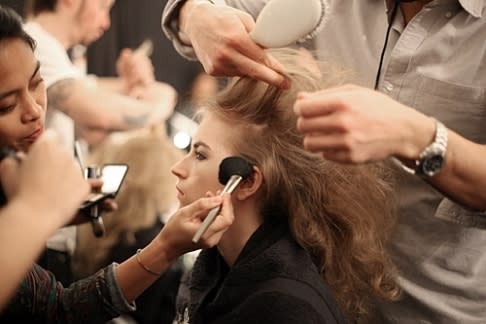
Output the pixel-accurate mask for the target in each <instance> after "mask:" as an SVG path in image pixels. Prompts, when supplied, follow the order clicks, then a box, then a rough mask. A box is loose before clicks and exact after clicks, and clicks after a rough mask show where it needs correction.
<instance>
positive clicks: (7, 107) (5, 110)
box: [0, 104, 16, 115]
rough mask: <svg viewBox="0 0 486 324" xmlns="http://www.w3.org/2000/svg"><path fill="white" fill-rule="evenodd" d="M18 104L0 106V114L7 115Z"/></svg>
mask: <svg viewBox="0 0 486 324" xmlns="http://www.w3.org/2000/svg"><path fill="white" fill-rule="evenodd" d="M15 106H16V104H11V105H5V106H0V115H6V114H8V113H9V112H11V111H12V110H14V109H15Z"/></svg>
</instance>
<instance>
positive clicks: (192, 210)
mask: <svg viewBox="0 0 486 324" xmlns="http://www.w3.org/2000/svg"><path fill="white" fill-rule="evenodd" d="M222 202H223V200H222V198H221V197H220V196H214V197H210V198H201V199H198V200H196V201H195V202H193V203H192V204H190V205H188V206H186V207H183V209H184V212H185V213H187V214H188V215H190V217H191V218H194V217H195V218H198V219H199V220H203V219H204V218H205V217H206V216H207V212H208V211H209V210H211V209H212V208H214V207H216V206H219V205H220V204H221V203H222Z"/></svg>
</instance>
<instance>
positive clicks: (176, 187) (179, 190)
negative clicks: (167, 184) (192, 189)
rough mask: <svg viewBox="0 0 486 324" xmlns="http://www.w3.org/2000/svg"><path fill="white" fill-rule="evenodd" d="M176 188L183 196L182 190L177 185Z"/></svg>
mask: <svg viewBox="0 0 486 324" xmlns="http://www.w3.org/2000/svg"><path fill="white" fill-rule="evenodd" d="M176 189H177V193H178V194H179V195H180V196H184V192H183V191H182V190H181V189H179V187H177V186H176Z"/></svg>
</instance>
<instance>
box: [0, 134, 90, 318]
mask: <svg viewBox="0 0 486 324" xmlns="http://www.w3.org/2000/svg"><path fill="white" fill-rule="evenodd" d="M60 147H61V146H60V145H59V142H58V140H57V139H56V136H55V135H54V134H53V133H52V132H49V131H47V132H46V133H45V134H44V135H42V136H41V137H40V138H39V139H38V140H37V142H36V143H35V144H34V145H33V146H32V148H31V149H30V151H29V153H28V154H27V156H26V157H25V158H24V159H23V160H22V163H20V164H19V163H18V162H17V161H15V160H14V159H12V158H6V159H5V160H3V161H2V163H1V164H0V175H1V180H2V187H3V189H4V191H5V193H6V196H7V197H8V203H7V205H6V207H4V208H3V209H2V210H1V212H0V238H1V244H0V263H1V264H2V267H1V268H0V281H1V282H2V285H1V287H0V309H1V308H2V306H3V305H5V303H6V302H7V300H8V298H9V296H10V295H11V294H12V292H13V291H14V290H15V288H16V286H17V285H18V283H19V282H20V280H21V279H22V277H23V276H24V275H25V273H26V272H27V270H28V269H29V267H30V266H31V265H32V262H33V261H34V259H35V258H36V257H37V256H38V255H39V253H40V252H41V251H42V249H43V248H44V245H45V242H46V240H47V239H48V238H49V236H50V235H52V234H53V233H54V231H55V230H56V229H58V228H59V227H61V226H62V225H64V224H66V223H67V222H68V221H69V220H70V219H71V218H72V217H73V215H74V214H75V212H76V211H77V208H78V207H79V205H80V204H81V202H82V201H83V200H84V198H85V197H86V196H87V195H88V192H89V185H88V183H87V182H86V181H85V180H84V179H83V177H82V175H81V172H80V169H79V166H78V165H77V163H75V162H74V160H73V159H72V156H71V154H70V153H68V152H67V151H65V150H64V149H62V148H60ZM59 170H63V171H62V172H59ZM60 193H69V194H68V195H65V197H63V199H59V194H60Z"/></svg>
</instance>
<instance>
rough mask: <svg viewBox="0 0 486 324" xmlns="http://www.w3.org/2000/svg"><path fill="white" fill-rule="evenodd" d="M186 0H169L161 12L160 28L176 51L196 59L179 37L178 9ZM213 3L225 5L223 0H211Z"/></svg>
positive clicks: (190, 47) (189, 47)
mask: <svg viewBox="0 0 486 324" xmlns="http://www.w3.org/2000/svg"><path fill="white" fill-rule="evenodd" d="M186 1H187V0H174V1H169V2H168V3H167V5H166V6H165V8H164V12H163V13H162V21H161V25H162V30H163V31H164V33H165V35H166V36H167V38H169V40H171V41H172V44H173V45H174V48H175V49H176V51H177V52H178V53H179V54H180V55H182V56H184V57H185V58H187V59H189V60H193V61H196V60H197V56H196V53H195V52H194V49H193V48H192V46H190V45H187V44H184V43H183V42H182V41H181V39H180V38H179V11H180V9H181V7H182V5H183V4H184V3H186ZM213 2H214V4H215V5H226V2H225V1H224V0H213Z"/></svg>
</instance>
